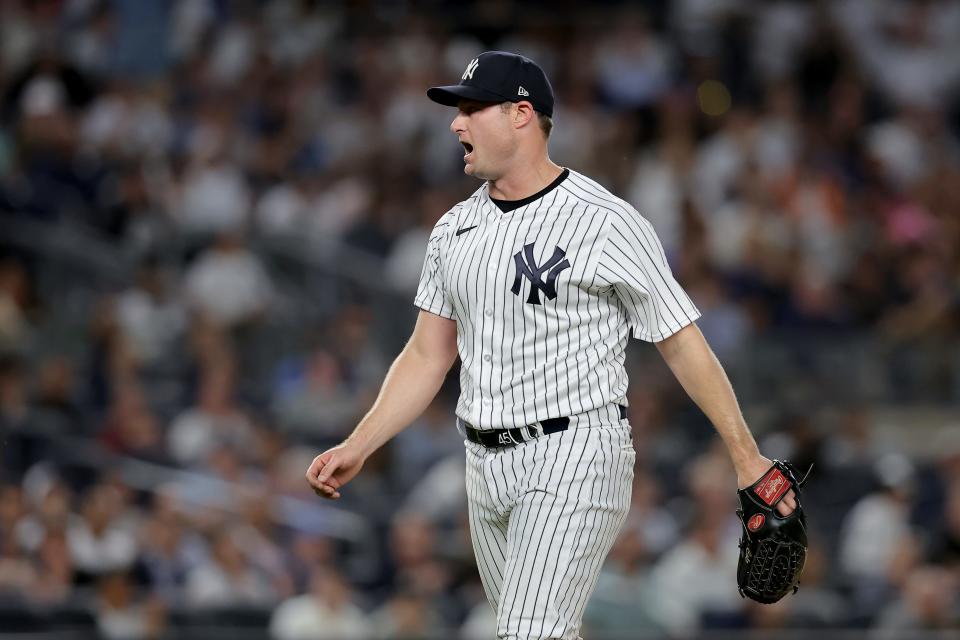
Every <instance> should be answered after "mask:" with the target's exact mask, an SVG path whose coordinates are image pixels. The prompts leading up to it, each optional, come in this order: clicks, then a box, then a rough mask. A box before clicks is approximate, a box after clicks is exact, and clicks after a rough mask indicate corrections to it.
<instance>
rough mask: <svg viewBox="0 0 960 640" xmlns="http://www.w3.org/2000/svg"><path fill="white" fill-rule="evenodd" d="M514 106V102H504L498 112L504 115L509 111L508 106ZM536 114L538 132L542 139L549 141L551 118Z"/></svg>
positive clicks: (551, 125) (551, 128)
mask: <svg viewBox="0 0 960 640" xmlns="http://www.w3.org/2000/svg"><path fill="white" fill-rule="evenodd" d="M513 104H516V103H515V102H511V101H509V100H508V101H506V102H501V103H500V111H502V112H503V113H506V112H507V111H509V110H510V106H511V105H513ZM536 113H537V122H538V123H539V124H540V131H543V137H544V138H545V139H548V140H549V139H550V132H551V131H553V118H551V117H550V116H548V115H546V114H545V113H540V112H539V111H537V112H536Z"/></svg>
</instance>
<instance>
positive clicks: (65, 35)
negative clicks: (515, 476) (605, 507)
mask: <svg viewBox="0 0 960 640" xmlns="http://www.w3.org/2000/svg"><path fill="white" fill-rule="evenodd" d="M958 34H960V4H958V3H957V2H946V1H916V2H896V1H892V0H876V1H867V0H841V1H836V2H799V1H782V0H781V1H760V0H754V1H748V0H713V1H708V0H677V1H675V2H668V1H666V0H662V1H659V2H644V3H619V2H610V1H607V2H593V3H589V4H587V3H583V4H581V3H575V2H559V3H556V2H554V3H539V2H519V1H518V2H513V1H508V0H498V1H490V2H480V3H466V2H457V1H442V0H434V1H427V2H403V1H401V0H393V1H390V0H383V1H380V2H377V1H373V0H371V1H367V2H349V3H347V2H344V3H337V2H309V1H300V0H275V1H270V2H267V1H253V0H250V1H237V2H231V1H227V0H178V1H169V2H167V1H164V0H114V1H106V0H59V1H58V0H35V1H27V0H7V1H6V2H2V3H0V230H2V231H0V354H2V355H0V635H4V636H5V637H6V636H9V637H23V638H70V637H77V638H85V637H91V634H93V633H94V631H93V630H95V629H96V630H98V632H97V633H99V634H100V637H105V638H110V639H114V638H206V639H213V640H216V639H218V638H264V637H269V636H271V635H272V637H275V638H278V639H280V640H288V639H295V638H296V639H299V638H324V639H326V638H329V639H335V638H336V639H339V638H409V639H412V638H471V639H472V638H487V639H489V638H492V637H493V635H494V632H493V631H492V628H493V627H492V626H491V625H492V624H493V623H492V613H491V612H490V610H489V607H488V606H487V604H486V602H485V600H484V598H483V594H482V590H481V588H480V584H479V581H478V577H477V573H476V569H475V566H474V563H473V557H472V551H471V548H470V544H469V539H468V533H467V530H466V515H465V513H466V512H465V508H464V500H465V497H464V491H463V468H462V458H463V449H462V444H461V441H460V438H459V436H458V435H457V433H456V431H455V428H454V426H453V422H452V411H453V406H454V401H455V398H456V393H457V388H456V387H457V384H456V379H455V377H454V376H451V381H450V382H451V383H452V384H450V386H449V388H448V389H446V390H445V391H444V392H443V393H441V395H440V397H438V399H437V400H436V402H435V403H434V405H433V406H432V407H431V408H430V410H429V411H428V412H427V413H426V414H425V415H424V416H423V417H422V419H420V420H418V421H417V422H416V424H414V425H413V426H412V427H410V429H409V430H408V431H406V432H405V433H403V434H402V435H401V436H400V437H398V438H397V439H396V440H395V441H394V442H392V443H390V444H389V445H388V446H387V447H386V448H384V449H383V450H382V451H381V452H380V453H378V455H376V456H375V457H374V458H373V459H372V460H371V461H370V462H369V463H368V464H367V467H366V468H365V470H364V472H363V473H362V474H361V476H360V477H359V478H358V479H357V480H355V481H354V482H353V484H352V485H351V487H350V488H349V489H348V490H347V491H345V492H344V498H343V499H342V500H341V501H340V502H338V503H327V502H322V501H321V500H319V499H318V498H316V497H315V496H313V494H312V493H311V492H310V491H309V490H308V487H307V485H306V483H305V482H304V481H303V472H304V470H305V469H306V467H307V464H308V463H309V461H310V460H311V458H312V457H313V456H314V455H316V453H318V452H319V450H320V449H321V448H323V447H326V446H328V445H330V444H333V443H335V442H337V441H339V439H340V438H342V437H343V436H344V435H345V434H347V433H348V432H349V430H350V429H352V427H353V425H354V424H355V420H356V419H357V418H358V417H359V416H360V415H362V413H363V412H364V411H365V410H366V409H367V408H368V407H369V404H370V402H371V400H372V398H373V396H374V394H375V393H376V391H377V389H378V388H379V383H380V381H381V379H382V376H383V374H384V372H385V370H386V367H387V366H388V364H389V363H390V361H391V360H392V358H393V357H394V355H395V354H396V353H397V352H398V350H399V348H400V347H401V345H402V342H403V339H404V337H405V336H406V335H408V332H409V331H410V329H411V327H412V321H413V319H414V314H415V312H414V309H413V307H412V304H411V300H412V298H413V290H414V286H415V283H416V281H417V278H418V275H419V271H420V266H421V261H422V258H423V252H424V248H425V245H426V239H427V235H428V232H429V229H430V228H431V226H432V224H433V223H434V221H435V220H436V219H437V218H438V217H439V216H440V215H441V214H442V213H443V212H444V211H446V210H447V209H448V208H449V207H450V206H451V205H452V204H453V203H454V202H456V201H458V200H460V199H462V198H463V197H465V196H466V195H468V194H469V193H471V192H472V191H473V190H474V189H475V188H476V186H477V184H476V182H474V181H473V180H472V179H469V178H465V177H464V176H463V175H462V161H461V160H460V156H461V149H460V147H459V145H457V144H456V142H455V140H454V139H453V136H452V135H451V134H450V133H449V131H448V129H447V127H448V124H449V122H450V120H451V118H452V116H453V114H452V112H451V111H450V110H447V109H444V108H442V107H439V106H437V105H434V104H432V103H431V102H429V101H428V100H427V99H426V98H425V95H424V91H425V89H426V87H428V86H430V85H431V84H436V83H442V82H447V81H451V80H453V79H455V78H458V77H459V75H460V74H461V72H462V69H463V66H464V63H465V61H467V60H469V59H470V57H471V56H473V55H475V54H476V53H478V52H480V51H483V50H486V49H493V48H499V49H508V50H513V51H518V52H521V53H524V54H526V55H529V56H531V57H533V58H534V59H536V60H538V61H539V62H540V63H541V64H542V65H543V66H544V68H545V69H546V70H547V72H548V74H549V75H550V77H551V79H552V81H553V83H554V86H555V89H556V91H557V94H558V98H559V106H558V108H557V112H556V117H555V120H556V125H557V126H556V129H555V130H554V135H553V138H552V142H551V153H552V157H553V158H554V160H556V161H557V162H559V163H561V164H564V165H567V166H570V167H573V168H575V169H577V170H580V171H583V172H584V173H587V174H589V175H591V176H593V177H594V178H596V179H597V180H599V181H600V182H601V183H603V184H605V185H606V186H607V187H608V188H611V189H612V190H614V191H615V192H616V193H618V194H621V195H622V196H623V197H625V198H626V199H627V200H629V201H630V202H632V203H633V204H634V205H636V206H637V208H638V209H639V210H640V211H641V212H642V213H643V214H644V215H645V216H647V217H648V218H649V219H650V220H651V221H652V222H653V224H654V225H655V227H656V229H657V231H658V232H659V234H660V236H661V238H662V240H663V242H664V245H665V247H666V249H667V252H668V255H669V257H670V259H671V262H672V266H673V268H674V270H675V272H676V273H677V274H678V276H679V278H680V280H681V282H683V283H684V285H685V286H686V287H687V288H688V290H689V291H690V292H691V294H692V295H693V296H694V298H695V300H696V302H697V304H698V305H699V307H700V308H701V310H702V311H703V312H704V318H703V319H702V321H701V322H700V326H701V328H702V330H703V331H704V333H705V334H706V335H707V337H708V339H709V340H710V341H711V343H712V345H713V346H714V348H715V350H716V351H717V353H718V355H719V357H720V358H721V360H722V361H723V363H724V365H725V366H726V367H727V369H728V372H729V373H730V375H731V378H732V379H733V381H734V385H735V387H736V389H737V392H738V395H739V397H740V399H741V402H742V404H743V408H744V412H745V414H746V415H747V418H748V421H749V422H750V424H751V425H752V427H753V429H754V430H755V432H756V433H757V434H758V438H759V439H760V441H761V443H762V448H763V450H764V451H765V452H766V453H767V454H768V455H770V456H789V457H790V458H791V459H793V460H794V461H795V462H797V463H798V464H799V465H800V466H803V467H805V466H806V465H808V464H810V463H816V467H815V470H814V473H813V476H812V481H811V484H810V485H809V490H808V491H807V502H808V504H809V507H808V509H809V512H810V515H811V517H812V522H813V524H812V526H813V536H812V537H813V543H814V549H813V553H812V557H811V561H810V566H809V567H808V569H807V573H806V576H805V579H804V581H803V586H802V588H801V590H800V592H799V593H798V594H797V595H796V596H795V597H788V598H786V600H785V601H784V602H782V603H781V604H779V605H777V606H770V607H759V606H751V605H750V604H749V603H748V602H747V601H744V600H742V599H741V598H740V597H739V596H738V594H737V592H736V589H735V581H734V568H735V562H736V557H737V556H736V539H737V537H738V533H739V532H738V525H737V521H736V520H735V519H734V517H733V513H732V511H733V500H734V494H733V487H734V480H733V477H732V472H731V468H730V465H729V463H728V461H727V459H726V457H725V454H724V452H723V450H722V449H718V447H717V438H715V437H714V435H713V433H712V429H711V427H710V425H709V424H708V423H707V422H706V421H705V419H704V418H703V416H702V415H700V413H699V412H698V411H697V410H696V409H695V407H694V406H693V405H692V404H691V402H690V401H689V400H688V399H687V398H686V397H685V395H684V393H683V391H682V389H681V388H680V387H679V385H678V384H677V383H676V382H675V380H674V379H673V378H672V377H671V376H670V375H669V372H668V371H667V369H666V367H665V366H664V365H663V364H662V362H661V361H660V359H659V357H658V356H657V353H656V350H655V349H653V348H652V347H650V346H649V345H645V344H642V343H639V342H634V343H633V346H632V347H631V353H630V374H631V395H630V405H631V422H632V423H633V429H634V437H635V440H636V449H637V451H638V462H637V473H636V477H637V482H636V486H635V490H634V497H633V514H632V516H631V518H630V520H629V524H628V525H627V527H626V529H625V530H624V532H623V535H622V537H621V539H620V541H619V542H618V544H617V546H616V547H615V549H614V551H613V553H612V554H611V557H610V558H609V560H608V562H607V564H606V567H605V570H604V573H603V575H602V577H601V579H600V584H599V586H598V589H597V592H596V594H595V596H594V598H593V600H592V602H591V604H590V606H589V608H588V612H587V618H586V627H585V630H584V634H583V635H584V636H585V637H587V638H589V639H590V640H602V639H604V638H607V639H612V638H640V637H650V638H658V637H703V638H726V637H736V638H743V637H778V638H790V637H797V638H800V637H803V638H807V637H810V636H811V635H812V634H813V633H817V634H820V636H821V637H823V638H829V637H835V636H837V637H840V636H842V637H847V638H883V639H886V638H889V639H897V638H907V637H911V638H913V637H916V638H920V637H951V638H954V637H957V636H956V635H955V634H956V631H957V628H958V621H960V599H958V587H960V412H958V409H957V407H958V403H960V343H958V333H960V332H958V329H960V322H958V319H960V313H958V312H960V153H958V151H960V147H958V142H960V139H958V133H960V38H958V37H957V36H958ZM950 629H952V630H953V631H949V630H950ZM813 630H816V631H813Z"/></svg>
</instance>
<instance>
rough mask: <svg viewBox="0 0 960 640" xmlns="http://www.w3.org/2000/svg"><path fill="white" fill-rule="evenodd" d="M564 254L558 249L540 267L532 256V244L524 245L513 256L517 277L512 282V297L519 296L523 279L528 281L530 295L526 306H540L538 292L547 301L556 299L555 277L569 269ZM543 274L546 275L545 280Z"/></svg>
mask: <svg viewBox="0 0 960 640" xmlns="http://www.w3.org/2000/svg"><path fill="white" fill-rule="evenodd" d="M566 255H567V254H566V252H565V251H564V250H563V249H561V248H560V247H556V248H554V250H553V255H552V256H550V259H549V260H547V261H546V262H545V263H544V264H542V265H537V259H536V258H535V257H534V256H533V243H532V242H531V243H530V244H527V245H524V247H523V250H522V251H517V252H516V253H515V254H514V256H513V263H514V264H515V265H516V267H517V276H516V278H514V280H513V286H512V287H510V291H511V292H513V294H514V295H516V296H519V295H520V287H521V285H522V284H523V278H526V279H527V280H529V281H530V295H528V296H527V303H528V304H540V292H541V291H542V292H543V294H544V295H545V296H547V298H548V299H549V300H553V299H554V298H556V297H557V276H559V275H560V272H561V271H563V270H564V269H567V268H569V267H570V261H569V260H567V259H566ZM543 274H547V278H546V280H544V279H543Z"/></svg>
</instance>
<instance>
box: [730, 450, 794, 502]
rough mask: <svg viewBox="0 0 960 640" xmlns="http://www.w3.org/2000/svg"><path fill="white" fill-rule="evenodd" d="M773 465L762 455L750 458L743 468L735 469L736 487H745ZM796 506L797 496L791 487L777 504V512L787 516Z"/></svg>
mask: <svg viewBox="0 0 960 640" xmlns="http://www.w3.org/2000/svg"><path fill="white" fill-rule="evenodd" d="M772 465H773V461H772V460H770V459H769V458H766V457H764V456H757V457H756V458H754V459H753V460H751V461H750V462H749V463H748V464H747V465H745V466H744V467H743V468H738V469H737V488H738V489H746V488H747V487H749V486H750V485H752V484H753V483H755V482H756V481H757V480H759V479H760V478H761V477H763V474H765V473H766V472H767V471H768V470H769V469H770V467H771V466H772ZM796 508H797V496H796V494H795V493H794V492H793V489H790V490H789V491H787V495H785V496H784V497H783V500H781V501H780V502H779V503H778V504H777V513H779V514H780V515H781V516H787V515H790V514H791V513H793V511H794V509H796Z"/></svg>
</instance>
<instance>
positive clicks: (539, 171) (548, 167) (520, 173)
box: [488, 156, 563, 200]
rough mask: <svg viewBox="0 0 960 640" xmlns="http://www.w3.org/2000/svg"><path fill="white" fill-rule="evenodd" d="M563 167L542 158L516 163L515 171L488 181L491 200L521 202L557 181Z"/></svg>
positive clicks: (547, 158) (545, 157) (544, 157)
mask: <svg viewBox="0 0 960 640" xmlns="http://www.w3.org/2000/svg"><path fill="white" fill-rule="evenodd" d="M562 172H563V167H561V166H559V165H557V164H554V163H553V161H551V160H550V158H549V157H547V156H543V157H542V159H541V160H540V161H539V162H532V163H518V165H517V166H516V168H515V169H512V170H511V171H508V172H507V173H506V174H504V175H503V176H501V177H500V178H498V179H496V180H489V181H488V184H489V185H490V189H489V193H490V197H491V198H495V199H497V200H522V199H524V198H526V197H527V196H532V195H533V194H535V193H537V192H538V191H541V190H543V189H544V188H546V187H547V186H549V185H550V183H551V182H553V181H554V180H556V179H557V176H559V175H560V174H561V173H562Z"/></svg>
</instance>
